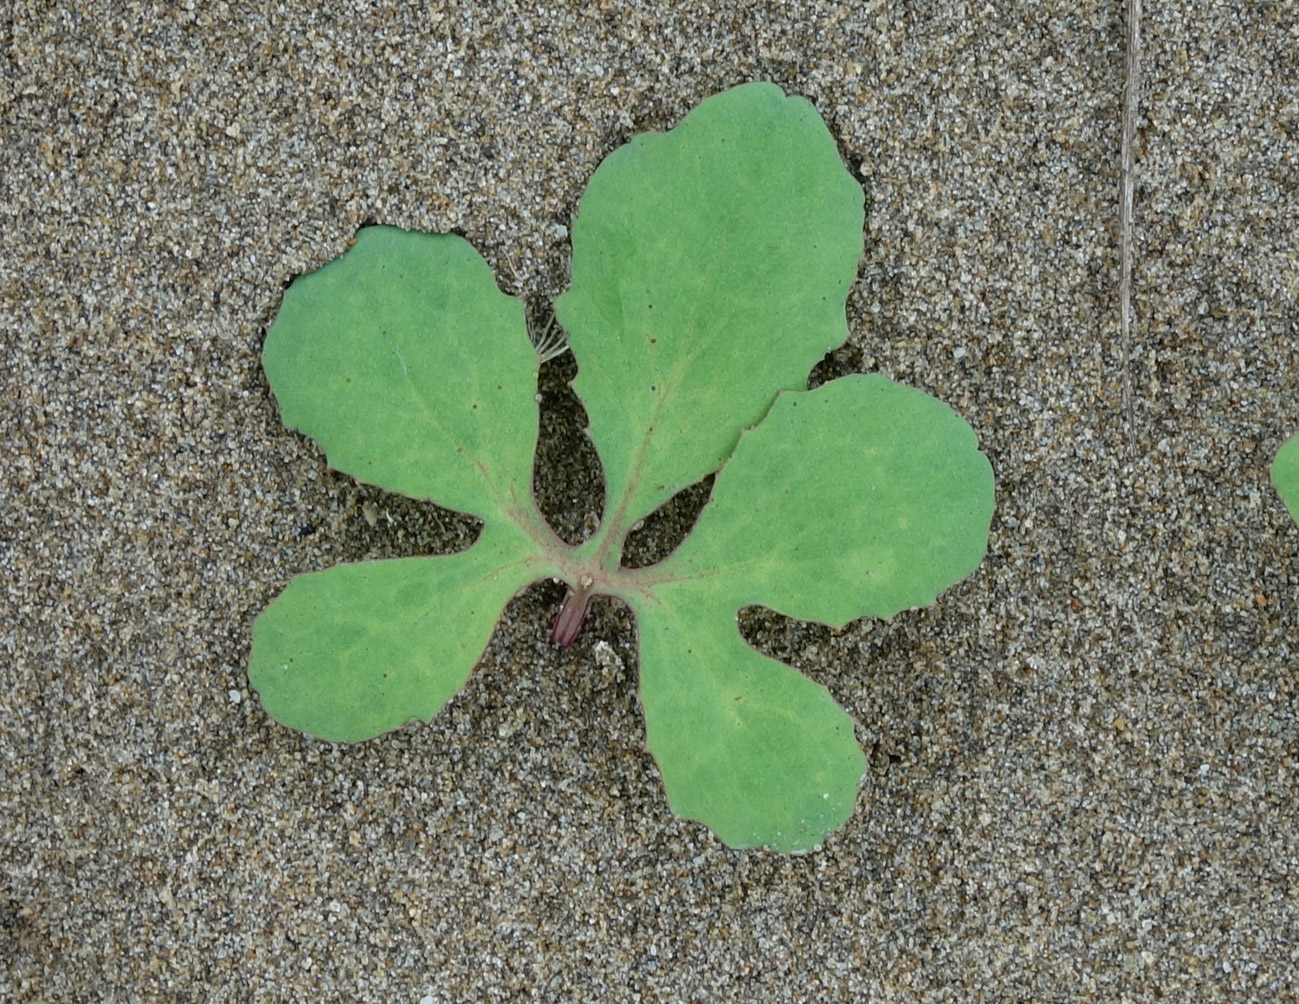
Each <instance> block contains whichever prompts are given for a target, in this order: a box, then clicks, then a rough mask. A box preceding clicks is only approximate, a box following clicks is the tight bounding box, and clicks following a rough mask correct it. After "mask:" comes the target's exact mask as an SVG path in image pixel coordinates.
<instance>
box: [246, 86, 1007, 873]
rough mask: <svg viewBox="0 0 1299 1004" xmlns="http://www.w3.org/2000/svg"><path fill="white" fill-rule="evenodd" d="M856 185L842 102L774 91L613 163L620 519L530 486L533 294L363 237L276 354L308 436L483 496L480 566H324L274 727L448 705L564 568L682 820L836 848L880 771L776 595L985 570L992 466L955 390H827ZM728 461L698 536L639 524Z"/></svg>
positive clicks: (265, 681)
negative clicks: (835, 111)
mask: <svg viewBox="0 0 1299 1004" xmlns="http://www.w3.org/2000/svg"><path fill="white" fill-rule="evenodd" d="M863 223H864V210H863V194H862V189H861V187H860V185H858V184H857V182H856V181H855V180H854V179H853V177H852V176H851V175H850V174H849V172H848V171H847V169H846V168H845V167H844V165H843V163H842V161H841V159H840V157H839V154H838V151H837V148H836V146H835V143H834V141H833V139H832V138H831V136H830V134H829V132H828V131H827V129H826V127H825V125H824V123H823V122H822V121H821V119H820V117H819V116H818V115H817V113H816V111H815V109H814V108H813V107H812V106H811V105H810V104H809V103H808V102H806V101H804V100H803V99H801V98H792V97H786V96H785V94H784V93H783V92H782V91H781V90H780V89H779V88H777V87H775V86H773V85H770V84H748V85H745V86H741V87H737V88H735V89H733V90H730V91H726V92H724V93H722V94H719V95H716V96H714V97H712V98H709V99H708V100H706V101H704V102H703V103H702V104H700V105H699V106H698V107H697V108H696V109H695V110H694V111H693V112H691V113H690V114H689V115H688V116H687V117H686V118H685V119H684V120H683V121H682V122H681V123H680V124H679V125H678V126H677V127H676V128H674V129H672V130H671V131H669V132H667V133H662V134H646V135H641V136H637V137H636V138H634V139H633V140H632V141H631V142H630V143H628V144H627V145H625V146H623V147H621V148H620V149H618V150H615V151H614V152H613V153H612V154H611V155H610V156H609V157H607V158H606V159H605V160H604V161H603V163H601V165H600V166H599V168H598V169H597V170H596V172H595V174H594V176H593V177H592V179H591V182H590V185H589V187H588V188H587V190H586V193H585V195H584V196H583V198H582V201H581V204H580V208H579V213H578V216H577V218H576V220H575V221H574V224H573V228H572V249H573V252H572V253H573V257H572V281H571V286H570V288H569V289H568V290H567V291H566V292H565V293H563V294H562V295H561V296H560V297H559V298H558V300H557V302H556V304H555V314H556V317H557V319H558V322H559V324H560V325H561V326H562V329H563V330H564V331H565V332H567V333H568V336H569V346H570V348H571V351H572V353H573V355H574V356H575V357H576V359H577V362H578V365H579V372H578V375H577V377H576V379H575V380H574V383H573V388H574V390H575V391H576V393H577V394H578V396H579V397H580V399H581V401H582V403H583V405H584V406H585V408H586V411H587V414H588V416H589V420H590V426H589V430H588V431H589V435H590V437H591V439H592V441H593V442H594V444H595V447H596V450H597V452H598V454H599V458H600V461H601V464H602V467H603V471H604V478H605V485H606V502H605V509H604V514H603V519H602V522H601V523H600V525H599V528H598V529H597V530H596V531H595V533H594V534H593V536H591V537H590V539H588V540H586V541H585V542H584V543H582V544H580V545H577V546H571V545H569V544H566V543H565V542H564V541H562V540H560V539H559V538H558V537H557V536H556V535H555V533H554V532H553V531H552V530H551V528H550V526H549V525H548V524H547V522H546V520H545V518H544V517H543V516H542V515H541V513H540V512H539V510H538V509H537V506H536V504H535V501H534V498H533V489H532V479H533V462H534V452H535V448H536V442H537V431H538V410H537V404H536V386H537V377H538V372H539V366H540V361H539V357H538V353H537V350H536V346H535V345H534V344H533V343H532V341H531V340H530V338H529V334H528V328H527V325H526V323H525V314H524V309H523V305H522V303H521V302H520V301H519V300H518V299H516V298H514V297H511V296H508V295H506V294H504V293H502V292H501V291H500V290H499V289H498V288H497V287H496V284H495V282H494V280H493V277H492V274H491V271H490V269H489V267H488V265H487V264H486V263H485V262H484V261H483V259H482V258H481V257H480V256H479V255H478V253H477V252H476V251H475V250H474V249H473V248H472V247H471V246H470V245H469V244H468V243H467V242H466V241H464V240H462V239H461V238H460V237H457V236H454V235H450V234H440V235H436V234H424V233H413V232H407V231H403V230H398V229H394V228H391V227H379V226H376V227H368V228H365V229H362V230H361V231H360V232H359V234H358V235H357V238H356V241H355V243H354V244H353V245H352V246H351V247H350V248H349V249H348V250H347V251H346V252H345V253H344V254H343V255H342V256H341V257H340V258H338V259H336V260H335V261H333V262H331V263H329V264H328V265H326V266H324V267H323V268H321V269H319V270H317V271H315V272H312V273H309V274H307V275H304V276H302V277H300V278H299V279H297V280H296V281H294V282H293V283H292V285H291V286H290V287H289V289H288V290H287V292H286V294H285V297H284V303H283V306H282V308H281V310H280V312H279V315H278V317H277V318H276V320H275V322H274V324H273V326H272V328H271V330H270V332H269V333H268V335H267V339H266V346H265V351H264V356H263V361H264V365H265V369H266V372H267V374H268V376H269V379H270V383H271V386H272V388H273V390H274V392H275V395H276V397H277V399H278V401H279V405H280V409H281V412H282V415H283V420H284V423H285V425H287V426H289V427H291V428H296V429H299V430H301V431H302V432H303V433H305V434H306V435H308V436H310V437H311V438H313V439H315V440H316V442H317V443H319V444H320V445H321V446H322V447H323V449H324V450H325V453H326V455H327V458H328V461H329V463H330V464H331V465H332V466H333V467H334V468H337V469H338V470H340V471H343V472H346V473H348V474H350V475H352V476H354V477H356V478H358V479H360V480H362V481H365V482H369V483H371V484H374V485H379V486H381V487H383V488H387V489H390V490H392V491H394V492H400V493H402V494H404V495H408V496H411V497H413V498H416V499H427V500H432V501H435V502H436V503H438V504H439V505H442V506H445V507H448V508H452V509H457V510H461V511H463V512H466V513H472V514H473V515H475V516H477V517H478V518H479V519H481V520H482V523H483V527H482V531H481V534H480V536H479V537H478V539H477V541H476V542H475V543H474V544H473V545H472V546H471V547H470V548H469V549H468V550H465V551H463V552H460V553H457V554H450V555H445V556H437V557H412V558H404V559H397V560H383V561H364V562H360V563H356V564H344V565H339V566H337V567H334V568H330V569H328V570H326V571H323V572H316V573H311V574H306V575H300V576H298V577H297V578H295V579H293V581H292V582H291V583H290V584H289V586H288V588H287V589H286V590H285V591H284V593H283V594H282V595H281V596H280V597H279V598H278V599H276V600H275V601H274V602H273V603H272V604H271V605H270V606H269V607H268V608H267V609H266V610H265V611H264V612H263V613H262V614H261V616H260V617H258V619H257V621H256V624H255V626H254V629H253V649H252V655H251V659H250V666H249V676H250V678H251V682H252V684H253V686H254V687H255V688H256V689H257V691H258V692H259V693H260V695H261V699H262V702H263V704H264V706H265V708H266V709H267V711H268V712H269V713H270V714H271V715H272V716H273V717H274V718H275V719H277V720H278V721H280V722H282V723H283V724H285V725H289V726H292V727H293V728H296V729H300V730H302V731H304V732H307V733H310V734H311V735H314V736H317V737H320V738H322V739H327V740H335V741H342V742H358V741H361V740H365V739H369V738H371V737H374V736H378V735H380V734H382V733H384V732H388V731H390V730H392V729H396V728H399V727H401V726H402V725H404V724H406V723H408V722H411V721H412V720H416V719H419V720H428V719H430V718H431V717H432V716H433V715H435V714H436V713H437V712H438V709H439V708H441V707H442V706H443V705H444V704H445V703H446V702H447V701H448V700H449V699H450V698H451V697H452V695H454V694H455V693H456V692H457V691H458V690H460V688H461V687H462V686H463V685H464V683H465V681H466V679H467V677H468V675H469V673H470V672H471V671H472V669H473V668H474V665H475V664H476V663H477V661H478V660H479V658H480V657H481V655H482V652H483V650H484V648H485V647H486V645H487V642H488V640H489V638H490V635H491V632H492V629H493V626H494V624H495V623H496V620H497V618H498V617H499V616H500V614H501V611H502V609H503V608H504V606H505V604H506V603H507V602H508V601H509V600H510V598H511V597H513V596H514V595H515V594H516V593H518V592H519V591H520V590H522V589H524V588H526V587H527V586H528V585H530V584H531V583H533V582H535V581H537V580H539V579H542V578H547V577H551V578H556V579H560V580H562V581H563V582H565V583H566V584H567V586H568V593H567V597H566V599H565V600H564V601H563V604H562V606H561V608H560V610H559V612H558V615H557V617H556V620H555V623H554V627H553V630H552V640H553V641H554V642H556V643H557V644H559V645H568V644H570V643H571V642H572V641H573V640H574V639H575V638H576V637H577V635H578V632H579V630H580V628H581V626H582V621H583V618H584V616H585V615H586V612H587V609H588V607H589V605H590V603H591V601H592V599H593V598H595V597H599V596H608V597H616V598H617V599H619V600H622V601H623V602H624V603H626V604H627V605H628V606H629V607H630V608H631V610H632V611H633V612H634V614H635V617H636V623H637V631H638V637H639V647H640V659H639V672H640V678H639V690H638V694H639V699H640V703H641V705H642V707H643V710H644V715H645V726H646V741H647V745H648V747H649V749H650V751H651V752H652V754H653V756H654V758H655V760H656V761H657V763H658V765H659V767H660V769H661V772H662V776H663V784H664V787H665V788H666V791H667V796H668V801H669V803H670V805H671V807H672V809H673V810H674V811H675V812H676V813H677V814H678V815H680V816H682V817H686V818H689V819H694V820H699V821H701V822H703V823H705V824H706V825H707V826H709V827H711V828H712V829H713V830H714V831H715V832H716V833H717V834H718V835H719V836H720V837H721V839H722V840H723V841H725V842H726V843H727V844H729V845H731V846H734V847H748V846H768V847H772V848H775V849H778V850H783V851H798V850H805V849H808V848H811V847H814V846H815V845H816V844H817V843H818V842H819V841H821V839H822V838H823V837H824V835H825V834H827V833H828V832H830V831H831V830H833V829H835V828H836V827H838V826H839V825H841V824H842V823H843V822H844V821H845V820H846V819H847V818H848V816H849V815H850V813H851V812H852V809H853V805H854V802H855V800H856V793H857V790H858V786H859V784H860V782H861V779H862V776H863V774H864V770H865V758H864V757H863V755H862V752H861V749H860V748H859V746H858V744H857V741H856V739H855V737H854V732H853V720H852V719H851V718H850V717H849V716H848V715H847V714H846V713H845V712H844V711H843V710H842V709H841V708H839V706H838V705H836V703H835V702H834V700H833V699H832V698H831V697H830V694H829V692H828V691H827V690H826V688H825V687H823V686H821V685H819V684H817V683H814V682H813V681H811V680H809V679H808V678H806V677H804V676H803V675H801V674H799V673H797V672H795V671H794V670H792V669H790V668H789V667H788V666H785V665H783V664H782V663H780V662H778V661H775V660H773V659H770V658H768V657H766V656H764V655H761V654H760V653H758V652H757V651H755V650H754V649H753V648H751V647H750V646H749V645H748V644H747V643H746V642H745V641H744V639H743V638H742V637H741V635H740V633H739V630H738V626H737V616H738V612H739V611H740V610H741V608H744V607H746V606H750V605H758V604H760V605H764V606H766V607H769V608H771V609H773V610H776V611H778V612H779V613H782V614H785V615H788V616H790V617H794V618H800V619H804V620H811V621H820V622H823V623H826V624H830V625H835V626H843V625H845V624H847V623H848V622H849V621H852V620H855V619H857V618H860V617H864V616H874V617H891V616H893V615H894V614H896V613H897V612H898V611H901V610H905V609H908V608H913V607H919V606H924V605H927V604H929V603H932V602H933V601H934V599H935V598H936V596H937V594H938V593H939V592H940V591H941V590H943V589H945V588H946V587H948V586H950V585H951V584H953V583H955V582H957V581H958V580H960V579H962V578H963V577H964V576H966V575H967V574H968V573H969V572H970V571H971V570H972V569H974V567H975V566H976V565H977V564H978V563H979V561H980V560H981V559H982V557H983V554H984V552H985V548H986V543H987V534H988V527H989V521H990V519H991V514H992V505H993V482H992V472H991V468H990V466H989V464H988V462H987V459H986V458H985V457H984V456H983V454H982V453H980V452H979V450H978V446H977V443H976V441H975V437H974V433H973V432H972V430H971V429H970V427H969V426H968V425H966V423H965V422H964V421H962V420H961V419H960V418H959V417H958V416H957V415H956V414H955V413H954V412H952V411H951V409H949V408H948V407H947V406H946V405H944V404H942V403H941V402H939V401H937V400H935V399H934V398H932V397H929V396H927V395H926V394H923V393H921V392H920V391H917V390H913V389H909V388H906V387H903V386H899V385H897V384H894V383H892V382H890V381H889V380H886V379H884V378H882V377H879V376H864V375H850V376H846V377H842V378H840V379H837V380H833V381H831V382H829V383H827V384H824V385H823V386H821V387H818V388H817V389H815V390H810V391H809V390H807V389H806V387H807V377H808V373H809V371H810V369H811V368H812V366H813V365H814V364H815V363H816V362H818V361H819V360H820V359H822V358H823V356H824V355H825V354H826V353H827V352H828V351H830V350H832V349H833V348H835V347H836V346H838V345H840V344H842V343H843V342H844V341H845V339H846V338H847V335H848V330H847V321H846V313H845V303H846V298H847V294H848V290H849V287H850V286H851V284H852V282H853V280H854V278H855V276H856V272H857V265H858V259H859V257H860V255H861V251H862V228H863ZM713 472H718V473H717V477H716V481H715V483H714V485H713V489H712V495H711V498H710V500H709V502H708V503H707V504H706V506H705V507H704V508H703V510H702V512H701V513H700V515H699V517H698V520H697V522H696V524H695V526H694V528H693V529H692V531H691V532H690V534H689V535H688V536H687V537H686V539H685V540H684V542H683V543H682V544H681V545H680V546H679V547H678V548H677V549H676V550H675V551H674V552H673V553H672V554H670V555H669V556H668V557H667V558H665V559H663V560H662V561H659V562H658V563H657V564H654V565H651V566H648V567H642V568H631V567H626V566H624V564H623V562H622V548H623V542H624V540H625V539H626V537H627V535H628V533H629V532H630V531H631V530H632V528H633V527H635V526H636V525H637V524H638V523H639V522H640V521H641V520H642V519H644V518H645V517H646V516H648V515H650V514H651V513H653V512H654V511H655V510H656V509H658V508H659V507H660V506H662V505H663V504H664V503H665V502H667V501H668V500H669V499H671V498H672V497H673V496H674V495H675V494H676V493H677V492H679V491H680V490H682V489H683V488H686V487H688V486H690V485H692V484H694V483H696V482H698V481H699V480H700V479H701V478H703V477H705V476H706V475H708V474H710V473H713Z"/></svg>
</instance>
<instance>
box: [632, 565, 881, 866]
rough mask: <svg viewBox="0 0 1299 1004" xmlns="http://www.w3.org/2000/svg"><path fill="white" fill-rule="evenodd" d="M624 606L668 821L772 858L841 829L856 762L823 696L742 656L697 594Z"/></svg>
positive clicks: (679, 592) (858, 755) (736, 637)
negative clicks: (635, 634)
mask: <svg viewBox="0 0 1299 1004" xmlns="http://www.w3.org/2000/svg"><path fill="white" fill-rule="evenodd" d="M633 606H634V608H635V610H636V622H637V628H638V631H639V634H640V700H641V705H642V707H643V708H644V711H645V727H646V742H647V744H648V746H649V749H650V752H651V753H653V754H654V759H655V760H656V761H657V763H658V765H659V770H660V771H661V772H662V774H663V785H664V788H665V789H666V790H667V796H668V801H669V803H670V804H671V805H672V811H673V812H675V813H676V814H677V815H678V816H683V817H685V818H687V819H696V820H699V821H700V822H702V823H704V824H705V825H706V826H708V827H709V828H711V829H712V830H714V831H715V832H716V833H717V835H718V836H719V837H721V838H722V840H724V841H725V842H726V843H727V844H729V845H730V846H732V847H758V846H766V847H771V848H773V849H775V850H780V851H799V850H807V849H808V848H811V847H813V846H815V845H816V844H818V843H819V842H820V841H821V840H822V838H823V837H824V836H825V834H826V833H828V832H829V831H830V830H833V829H835V828H836V827H838V826H840V825H842V824H843V822H844V821H845V820H846V819H847V818H848V816H849V815H851V813H852V809H853V804H854V802H855V801H856V798H857V787H858V785H859V784H860V783H861V779H862V775H863V774H864V773H865V770H866V759H865V757H864V756H863V755H862V751H861V749H860V748H859V747H858V745H857V741H856V739H855V738H854V737H853V722H852V719H851V718H849V717H848V715H847V714H845V713H844V711H843V710H842V709H840V708H839V706H838V705H837V704H835V702H834V699H833V698H832V697H831V696H830V694H829V692H828V691H827V690H826V689H825V688H824V687H822V686H821V685H819V684H817V683H813V682H812V681H811V680H809V679H807V677H805V676H803V675H801V674H800V673H798V672H796V671H794V670H792V669H790V668H789V667H788V666H786V665H784V664H783V663H779V662H776V661H775V660H773V659H768V658H767V657H766V656H764V655H760V654H759V653H758V652H755V651H754V650H753V649H752V648H750V647H749V646H748V645H747V644H746V643H745V642H744V640H743V638H741V637H740V633H739V630H738V628H737V626H736V621H735V616H734V612H731V613H729V614H728V613H727V612H725V611H724V610H719V609H718V607H717V606H716V604H715V603H714V598H713V597H712V596H710V595H709V590H708V588H707V587H706V586H700V585H698V584H694V585H692V586H683V587H678V588H677V589H675V590H674V591H673V595H672V602H671V603H670V604H669V603H666V602H664V603H655V602H652V601H647V600H633Z"/></svg>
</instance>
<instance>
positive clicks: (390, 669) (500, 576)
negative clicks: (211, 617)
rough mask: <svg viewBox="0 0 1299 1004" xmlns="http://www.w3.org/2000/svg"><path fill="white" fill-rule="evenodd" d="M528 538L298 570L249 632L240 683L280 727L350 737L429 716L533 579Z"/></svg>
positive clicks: (505, 533)
mask: <svg viewBox="0 0 1299 1004" xmlns="http://www.w3.org/2000/svg"><path fill="white" fill-rule="evenodd" d="M528 546H529V542H527V541H526V540H524V539H522V538H520V536H519V535H518V534H517V533H515V532H513V531H512V530H510V529H509V528H508V527H507V528H506V529H504V530H500V529H497V528H496V527H494V526H488V527H486V528H485V529H484V530H483V533H482V535H481V536H480V537H479V539H478V540H477V541H476V542H475V543H474V545H473V546H472V547H471V548H469V550H467V551H462V552H460V553H459V554H452V555H445V556H442V557H431V558H400V559H396V560H390V561H363V562H359V563H357V564H349V565H336V566H334V567H333V568H330V569H328V570H326V571H323V572H313V573H311V574H308V575H299V576H297V577H296V578H295V579H293V581H292V582H290V583H289V586H288V588H287V589H286V590H285V591H284V592H283V593H282V594H280V596H279V598H278V599H276V600H275V601H274V602H273V603H272V604H271V605H270V606H269V607H267V608H266V609H265V610H264V611H263V612H262V613H261V615H260V616H259V617H258V618H257V621H256V622H255V623H254V625H253V649H252V654H251V656H250V657H249V663H248V678H249V681H250V682H251V683H252V685H253V686H254V687H255V688H256V689H257V692H258V693H259V694H260V695H261V699H262V705H263V706H264V707H265V708H266V710H267V711H268V712H269V713H270V714H271V715H272V716H273V717H274V718H275V720H276V721H278V722H280V723H281V724H284V725H288V726H289V727H291V728H295V729H300V730H301V731H303V732H306V733H309V734H310V735H313V736H317V737H318V738H321V739H330V740H335V741H339V742H349V743H354V742H360V741H361V740H363V739H370V738H372V737H374V736H377V735H380V734H382V733H384V732H388V731H390V730H392V729H395V728H400V727H401V726H402V725H404V724H406V723H407V722H410V721H415V720H417V719H418V720H424V721H427V720H428V719H430V718H432V717H433V716H434V715H435V714H437V712H438V709H440V708H441V707H442V705H444V704H445V703H446V702H447V701H448V700H450V699H451V697H452V695H454V694H455V693H456V691H458V690H459V689H460V688H461V687H462V686H464V683H465V680H466V679H467V678H468V677H469V674H470V672H471V671H472V670H473V668H474V666H475V665H476V664H477V662H478V660H479V658H480V657H481V656H482V653H483V649H484V648H485V647H486V646H487V641H488V639H489V638H490V637H491V633H492V628H493V626H494V625H495V624H496V620H497V618H498V617H499V616H500V615H501V611H502V610H503V609H504V607H505V604H506V603H508V602H509V600H510V598H511V597H512V596H513V595H514V594H515V593H516V592H518V591H519V590H520V589H522V588H523V587H524V586H526V585H528V584H529V583H530V582H532V581H533V580H534V579H535V578H536V577H537V574H538V571H537V566H536V563H535V561H533V560H529V559H526V558H525V559H521V558H520V557H519V555H520V554H526V553H527V550H528Z"/></svg>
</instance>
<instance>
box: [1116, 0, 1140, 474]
mask: <svg viewBox="0 0 1299 1004" xmlns="http://www.w3.org/2000/svg"><path fill="white" fill-rule="evenodd" d="M1127 28H1128V39H1127V54H1126V60H1125V61H1126V64H1127V81H1126V82H1125V84H1124V87H1123V152H1122V156H1121V163H1120V166H1119V186H1120V189H1121V191H1122V199H1121V208H1120V211H1119V231H1120V240H1121V242H1122V250H1121V256H1122V262H1121V265H1120V268H1121V272H1120V275H1119V312H1120V317H1119V334H1120V339H1121V344H1122V349H1123V417H1124V420H1125V422H1126V424H1127V433H1128V454H1129V456H1130V455H1131V454H1132V448H1133V433H1134V421H1133V416H1132V217H1133V207H1132V203H1133V194H1134V193H1133V190H1134V187H1135V185H1134V178H1133V157H1134V151H1133V149H1132V148H1133V145H1134V144H1135V142H1136V134H1137V115H1138V113H1139V110H1140V106H1139V99H1140V89H1141V0H1127Z"/></svg>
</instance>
